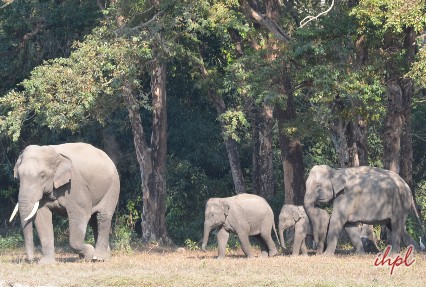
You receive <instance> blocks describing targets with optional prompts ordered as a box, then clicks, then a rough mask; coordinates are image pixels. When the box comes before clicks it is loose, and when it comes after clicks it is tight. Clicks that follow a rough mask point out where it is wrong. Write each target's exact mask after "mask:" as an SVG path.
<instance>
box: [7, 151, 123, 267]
mask: <svg viewBox="0 0 426 287" xmlns="http://www.w3.org/2000/svg"><path fill="white" fill-rule="evenodd" d="M14 176H15V177H16V178H18V179H19V182H20V186H19V196H18V204H17V205H16V207H15V210H14V212H13V214H12V216H11V218H10V220H12V219H13V217H14V216H15V214H16V213H17V211H18V210H19V213H20V217H21V224H22V228H23V232H24V239H25V249H26V253H27V257H28V259H29V260H33V259H34V242H33V225H32V224H33V222H34V223H35V226H36V228H37V232H38V236H39V238H40V242H41V248H42V257H41V259H40V261H39V263H53V262H55V250H54V236H53V224H52V212H57V213H58V214H61V215H64V216H68V219H69V242H70V246H71V248H72V249H73V250H74V251H75V252H76V253H78V254H79V255H80V257H81V258H84V259H86V260H105V259H107V258H108V257H109V256H110V248H109V233H110V229H111V219H112V216H113V213H114V210H115V207H116V205H117V201H118V196H119V192H120V180H119V177H118V173H117V169H116V167H115V165H114V163H113V162H112V160H111V159H110V158H109V157H108V156H107V155H106V154H105V153H104V152H103V151H101V150H99V149H97V148H95V147H93V146H91V145H89V144H85V143H67V144H61V145H51V146H36V145H31V146H28V147H26V148H25V149H24V150H23V152H22V153H21V155H20V156H19V158H18V160H17V162H16V165H15V168H14ZM88 223H89V224H90V225H91V226H92V228H93V231H94V235H95V241H96V246H95V248H94V247H93V246H92V245H90V244H85V243H84V237H85V234H86V229H87V224H88Z"/></svg>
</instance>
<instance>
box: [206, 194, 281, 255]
mask: <svg viewBox="0 0 426 287" xmlns="http://www.w3.org/2000/svg"><path fill="white" fill-rule="evenodd" d="M213 228H218V229H219V231H218V233H217V241H218V253H219V254H218V258H223V257H224V256H225V250H226V244H227V242H228V238H229V232H233V233H236V234H237V235H238V238H239V239H240V241H241V247H242V249H243V252H244V253H245V255H246V256H247V257H249V258H250V257H253V255H252V252H251V250H250V242H249V236H250V235H255V236H257V238H258V239H259V241H260V247H261V251H262V256H263V257H267V256H270V257H272V256H274V255H276V254H277V253H278V252H277V248H276V247H275V243H274V241H273V240H272V237H271V229H272V228H273V229H274V232H275V234H276V229H275V225H274V213H273V212H272V209H271V207H270V206H269V204H268V203H267V202H266V200H265V199H263V198H262V197H260V196H257V195H254V194H238V195H236V196H232V197H227V198H210V199H209V200H208V201H207V203H206V210H205V221H204V236H203V245H202V249H203V250H204V251H206V245H207V241H208V239H209V234H210V231H211V230H212V229H213Z"/></svg>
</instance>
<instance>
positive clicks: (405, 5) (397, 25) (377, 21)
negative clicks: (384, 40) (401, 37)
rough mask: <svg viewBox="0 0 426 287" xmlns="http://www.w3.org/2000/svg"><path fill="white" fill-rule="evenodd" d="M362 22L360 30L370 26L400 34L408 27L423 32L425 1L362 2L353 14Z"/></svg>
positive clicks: (389, 0) (388, 0)
mask: <svg viewBox="0 0 426 287" xmlns="http://www.w3.org/2000/svg"><path fill="white" fill-rule="evenodd" d="M352 15H355V16H356V17H357V18H358V19H359V20H360V24H361V25H360V28H361V30H362V29H365V28H366V27H368V26H369V25H374V26H377V27H383V28H384V29H385V30H387V29H388V30H391V31H393V32H397V33H400V32H402V31H403V30H404V29H405V28H406V27H413V28H414V29H415V30H416V31H418V32H420V31H423V29H424V25H425V23H426V14H425V1H424V0H409V1H407V0H361V1H360V3H359V5H358V6H356V7H355V9H354V10H353V12H352Z"/></svg>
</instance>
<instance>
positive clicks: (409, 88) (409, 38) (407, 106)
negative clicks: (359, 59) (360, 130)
mask: <svg viewBox="0 0 426 287" xmlns="http://www.w3.org/2000/svg"><path fill="white" fill-rule="evenodd" d="M415 44H416V32H415V31H414V28H413V27H409V28H407V29H406V31H405V41H404V49H405V50H406V63H407V67H410V66H411V64H412V63H413V62H414V57H415V49H416V45H415ZM401 90H402V122H403V126H402V134H401V158H400V175H401V177H402V178H403V179H404V180H405V182H406V183H407V184H408V186H409V187H410V188H411V192H412V193H413V198H415V196H414V195H415V194H414V183H413V138H412V124H411V114H412V102H413V93H414V84H413V80H412V79H409V78H403V79H402V80H401Z"/></svg>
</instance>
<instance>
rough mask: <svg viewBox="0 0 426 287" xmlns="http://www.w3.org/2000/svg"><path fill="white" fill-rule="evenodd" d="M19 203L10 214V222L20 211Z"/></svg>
mask: <svg viewBox="0 0 426 287" xmlns="http://www.w3.org/2000/svg"><path fill="white" fill-rule="evenodd" d="M18 205H19V203H17V204H16V205H15V209H14V210H13V212H12V215H11V216H10V219H9V222H12V220H13V219H14V218H15V215H16V214H17V213H18Z"/></svg>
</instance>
